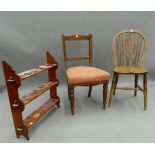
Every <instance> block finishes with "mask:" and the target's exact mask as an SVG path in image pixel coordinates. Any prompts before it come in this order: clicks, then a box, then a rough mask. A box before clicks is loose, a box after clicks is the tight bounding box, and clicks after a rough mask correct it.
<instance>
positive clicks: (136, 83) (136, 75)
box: [134, 74, 138, 96]
mask: <svg viewBox="0 0 155 155" xmlns="http://www.w3.org/2000/svg"><path fill="white" fill-rule="evenodd" d="M137 86H138V74H135V88H137ZM134 95H135V96H137V90H135V92H134Z"/></svg>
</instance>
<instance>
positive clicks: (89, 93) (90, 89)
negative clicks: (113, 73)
mask: <svg viewBox="0 0 155 155" xmlns="http://www.w3.org/2000/svg"><path fill="white" fill-rule="evenodd" d="M91 92H92V86H89V91H88V97H91Z"/></svg>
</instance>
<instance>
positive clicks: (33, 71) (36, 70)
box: [17, 64, 57, 80]
mask: <svg viewBox="0 0 155 155" xmlns="http://www.w3.org/2000/svg"><path fill="white" fill-rule="evenodd" d="M55 66H57V64H44V65H41V66H39V67H37V68H33V69H31V70H28V71H25V72H22V73H19V74H17V75H18V76H19V77H20V80H24V79H27V78H29V77H31V76H34V75H36V74H38V73H39V72H43V71H44V70H46V69H49V68H52V67H55Z"/></svg>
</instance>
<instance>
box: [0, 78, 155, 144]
mask: <svg viewBox="0 0 155 155" xmlns="http://www.w3.org/2000/svg"><path fill="white" fill-rule="evenodd" d="M123 84H126V85H129V82H125V83H121V84H120V85H123ZM110 86H111V84H109V87H110ZM32 89H33V85H25V86H24V87H22V88H21V89H20V92H21V93H20V95H24V94H26V93H27V92H29V91H30V90H32ZM154 90H155V82H153V81H149V82H148V110H147V111H146V112H144V111H143V94H142V92H139V93H138V96H137V97H134V96H133V92H130V91H126V92H121V91H117V92H116V95H115V96H114V98H113V104H112V107H111V108H107V109H106V110H103V109H102V87H101V86H96V87H93V91H92V97H91V98H87V91H88V88H87V87H77V88H76V90H75V94H76V99H75V115H74V116H71V114H70V105H69V101H68V99H67V87H66V85H64V86H63V85H62V86H59V88H58V94H59V96H60V98H61V103H60V104H61V108H60V109H58V108H53V110H51V111H50V112H49V113H48V114H47V115H46V116H45V117H44V118H43V119H42V120H41V121H40V122H39V123H38V124H36V126H34V127H33V128H32V129H31V130H30V132H29V136H30V140H29V141H26V140H25V138H24V137H20V138H19V139H17V138H16V136H15V132H14V127H13V121H12V117H11V111H10V107H9V102H8V96H7V93H6V89H5V90H3V91H2V90H1V92H0V142H3V143H8V142H15V143H17V142H18V143H21V142H26V143H29V142H56V143H57V142H155V102H154V101H155V100H154V95H155V93H154ZM48 95H49V94H48V93H46V94H44V95H43V96H41V97H39V98H38V99H36V100H35V101H34V102H32V103H31V104H29V105H28V106H27V107H26V110H25V112H24V117H25V116H26V115H28V114H29V113H31V112H32V111H33V110H34V109H35V108H36V107H38V105H39V104H41V103H42V102H43V101H45V100H47V99H48Z"/></svg>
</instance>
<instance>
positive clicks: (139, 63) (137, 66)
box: [108, 29, 147, 110]
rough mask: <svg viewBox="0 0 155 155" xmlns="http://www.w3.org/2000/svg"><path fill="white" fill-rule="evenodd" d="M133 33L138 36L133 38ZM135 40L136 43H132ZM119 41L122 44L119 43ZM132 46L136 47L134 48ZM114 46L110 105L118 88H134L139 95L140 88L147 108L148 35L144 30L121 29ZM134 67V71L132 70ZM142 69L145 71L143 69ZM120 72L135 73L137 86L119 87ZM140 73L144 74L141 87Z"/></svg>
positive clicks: (114, 39) (135, 93)
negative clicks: (145, 66)
mask: <svg viewBox="0 0 155 155" xmlns="http://www.w3.org/2000/svg"><path fill="white" fill-rule="evenodd" d="M126 33H128V38H127V39H126V42H124V37H125V36H123V35H125V34H126ZM132 34H134V35H136V37H137V38H134V39H132V38H131V35H132ZM126 35H127V34H126ZM133 42H134V44H132V43H133ZM142 42H143V48H142V47H141V46H142ZM119 43H120V45H118V44H119ZM119 46H120V47H119ZM131 46H134V47H133V48H132V47H131ZM112 48H113V52H114V65H115V69H114V70H113V80H112V85H111V90H110V97H109V103H108V107H111V104H112V96H113V95H115V93H116V89H122V90H134V95H135V96H136V95H137V90H140V91H142V92H143V93H144V110H147V71H146V70H145V69H144V68H143V65H144V60H145V56H146V52H147V38H146V36H145V35H144V34H143V33H142V32H140V31H137V30H132V29H130V30H124V31H121V32H119V33H118V34H116V35H115V37H114V38H113V43H112ZM119 49H120V50H119ZM125 50H126V53H125ZM118 51H119V53H118ZM131 51H133V52H134V53H131ZM123 54H124V55H123ZM125 54H126V55H125ZM122 55H123V56H122ZM131 56H132V57H131ZM124 59H126V63H125V62H124ZM131 61H132V63H131ZM117 67H120V72H119V71H116V68H117ZM121 67H122V68H121ZM124 67H126V72H124V73H123V72H122V71H121V69H123V68H124ZM133 69H134V71H132V70H133ZM141 69H142V70H143V71H141ZM120 74H133V75H134V76H135V82H134V85H135V88H128V87H117V83H118V79H119V75H120ZM138 75H143V88H141V87H140V86H139V85H138Z"/></svg>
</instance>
